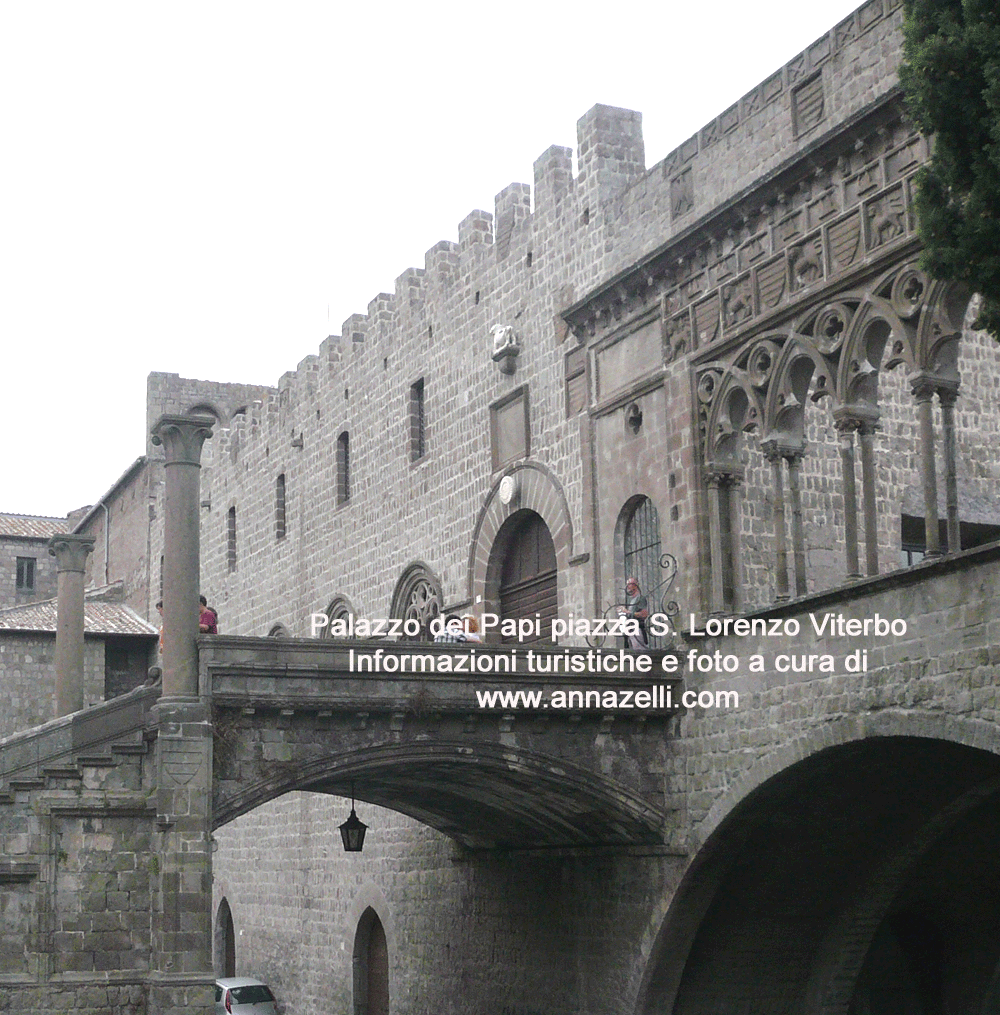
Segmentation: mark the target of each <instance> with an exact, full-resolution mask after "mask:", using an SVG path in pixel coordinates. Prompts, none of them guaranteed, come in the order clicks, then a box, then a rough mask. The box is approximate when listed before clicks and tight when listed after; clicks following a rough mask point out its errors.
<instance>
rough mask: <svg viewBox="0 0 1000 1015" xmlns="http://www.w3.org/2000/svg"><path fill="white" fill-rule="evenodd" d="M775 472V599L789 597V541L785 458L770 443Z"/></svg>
mask: <svg viewBox="0 0 1000 1015" xmlns="http://www.w3.org/2000/svg"><path fill="white" fill-rule="evenodd" d="M763 451H764V455H765V457H766V458H767V460H768V461H769V462H770V463H771V469H772V472H773V473H774V571H775V589H776V592H775V599H779V600H781V599H788V598H789V596H788V543H787V537H786V534H785V489H784V482H783V477H782V475H781V470H782V468H783V467H784V466H783V458H782V455H781V452H780V451H779V450H778V449H777V447H776V446H775V445H774V444H773V443H770V444H769V445H768V446H767V447H764V448H763Z"/></svg>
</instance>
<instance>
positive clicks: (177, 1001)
mask: <svg viewBox="0 0 1000 1015" xmlns="http://www.w3.org/2000/svg"><path fill="white" fill-rule="evenodd" d="M156 711H157V715H158V719H159V731H158V736H157V739H156V753H157V757H156V810H157V834H156V844H157V859H158V861H159V862H158V868H157V871H156V877H155V878H154V882H155V884H156V886H157V889H158V890H157V891H156V893H155V894H154V905H153V927H152V930H153V956H152V970H151V972H150V977H149V979H150V993H149V1008H148V1013H147V1015H180V1013H182V1012H183V1013H184V1015H188V1013H190V1015H211V1013H212V1012H214V1010H215V1008H214V990H213V984H214V982H215V974H214V972H213V967H212V845H211V843H212V724H211V704H210V703H209V702H208V701H205V702H199V701H190V700H179V699H167V698H164V697H161V698H160V700H159V702H158V703H157V705H156Z"/></svg>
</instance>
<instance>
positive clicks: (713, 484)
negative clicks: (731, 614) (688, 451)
mask: <svg viewBox="0 0 1000 1015" xmlns="http://www.w3.org/2000/svg"><path fill="white" fill-rule="evenodd" d="M705 483H706V485H707V486H708V538H709V549H710V552H711V555H712V601H711V611H712V614H713V615H715V614H721V613H723V612H725V583H724V581H723V575H724V573H725V572H724V565H723V561H722V505H721V497H720V492H721V491H720V486H721V485H722V476H721V475H719V474H718V473H711V474H710V475H709V476H707V477H706V478H705Z"/></svg>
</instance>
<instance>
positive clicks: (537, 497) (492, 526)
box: [468, 462, 574, 613]
mask: <svg viewBox="0 0 1000 1015" xmlns="http://www.w3.org/2000/svg"><path fill="white" fill-rule="evenodd" d="M522 510H527V511H533V512H535V513H536V514H537V515H539V516H540V517H541V518H542V520H543V521H544V522H545V525H546V527H547V528H548V530H549V534H550V535H551V537H552V545H553V547H554V548H555V557H556V571H557V572H558V574H560V575H564V574H565V573H566V570H567V568H568V567H569V562H570V559H571V558H572V556H573V552H574V551H573V525H572V522H571V521H570V515H569V506H568V504H567V502H566V496H565V494H564V493H563V490H562V487H561V486H560V485H559V483H558V481H557V480H556V478H555V476H553V475H552V473H551V472H550V471H549V470H548V469H547V468H545V467H544V466H543V465H540V464H538V463H536V462H528V463H526V464H522V465H519V466H517V467H512V468H510V469H507V470H505V471H504V472H503V474H502V475H501V476H500V477H499V478H498V479H497V481H496V482H495V483H494V484H493V488H492V489H491V490H490V492H489V494H488V496H487V497H486V501H485V502H484V504H483V506H482V508H481V509H480V512H479V516H478V517H477V519H476V524H475V527H474V529H473V535H472V545H471V547H470V550H469V570H468V582H469V598H470V599H471V600H472V602H473V603H475V604H477V609H478V608H479V607H480V605H481V607H482V610H483V611H484V612H487V613H497V612H498V611H499V600H498V598H497V596H498V593H499V575H498V573H495V572H491V571H490V564H491V559H492V558H493V549H494V543H495V542H496V539H497V536H498V534H499V533H500V530H501V528H502V527H503V526H504V524H505V522H506V521H507V520H508V519H509V518H510V517H511V516H512V515H514V514H515V513H517V512H518V511H522ZM562 594H563V590H562V585H561V583H558V585H557V596H561V595H562ZM559 607H560V609H561V607H562V603H561V602H560V603H559Z"/></svg>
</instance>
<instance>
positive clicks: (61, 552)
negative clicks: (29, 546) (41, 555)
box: [48, 532, 94, 574]
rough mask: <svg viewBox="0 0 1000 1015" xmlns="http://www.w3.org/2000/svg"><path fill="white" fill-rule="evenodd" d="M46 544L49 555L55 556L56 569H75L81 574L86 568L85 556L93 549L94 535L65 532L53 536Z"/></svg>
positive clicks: (60, 570)
mask: <svg viewBox="0 0 1000 1015" xmlns="http://www.w3.org/2000/svg"><path fill="white" fill-rule="evenodd" d="M48 546H49V556H50V557H55V558H56V570H57V571H59V572H62V571H77V572H79V573H80V574H83V573H84V572H85V571H86V570H87V557H88V555H89V554H90V552H91V550H93V549H94V537H93V536H77V535H74V534H73V533H69V532H67V533H63V534H61V535H58V536H53V537H52V538H51V539H50V540H49V543H48Z"/></svg>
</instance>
